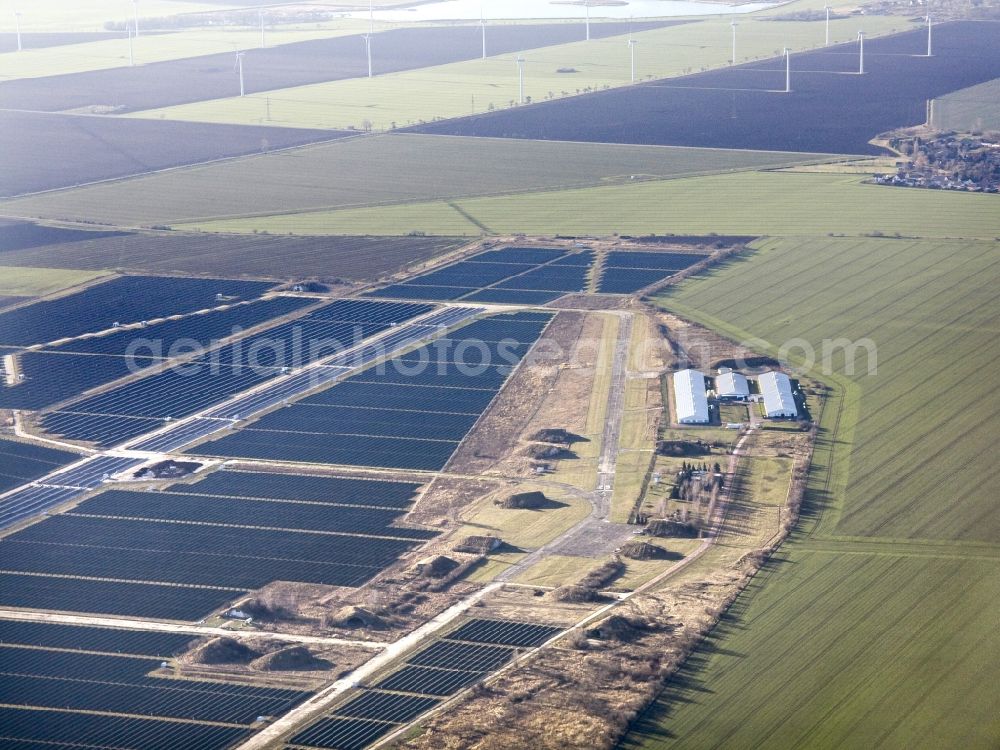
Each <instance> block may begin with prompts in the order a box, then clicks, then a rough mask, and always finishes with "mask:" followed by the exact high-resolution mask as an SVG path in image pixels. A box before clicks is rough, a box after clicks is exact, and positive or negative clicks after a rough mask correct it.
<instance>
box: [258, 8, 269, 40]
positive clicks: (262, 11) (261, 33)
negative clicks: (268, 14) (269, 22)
mask: <svg viewBox="0 0 1000 750" xmlns="http://www.w3.org/2000/svg"><path fill="white" fill-rule="evenodd" d="M258 14H259V15H260V48H261V49H264V47H266V46H267V44H266V43H265V41H264V9H263V8H261V9H260V10H259V11H258Z"/></svg>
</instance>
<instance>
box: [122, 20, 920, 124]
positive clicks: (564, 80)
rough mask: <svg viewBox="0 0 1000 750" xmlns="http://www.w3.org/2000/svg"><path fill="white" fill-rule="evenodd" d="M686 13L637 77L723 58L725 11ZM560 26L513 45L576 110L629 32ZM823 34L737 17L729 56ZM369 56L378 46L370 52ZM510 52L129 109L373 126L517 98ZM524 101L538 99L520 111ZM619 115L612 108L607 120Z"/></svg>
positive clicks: (620, 52) (533, 92) (619, 74)
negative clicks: (556, 33)
mask: <svg viewBox="0 0 1000 750" xmlns="http://www.w3.org/2000/svg"><path fill="white" fill-rule="evenodd" d="M684 20H685V23H682V24H681V25H678V26H668V27H666V28H658V29H653V30H649V31H638V32H636V33H634V34H633V35H632V36H633V38H634V39H635V40H636V41H637V46H636V76H637V78H638V79H639V80H643V81H645V80H652V79H661V78H669V77H675V76H679V75H685V74H690V73H695V72H697V71H703V70H708V69H710V68H717V67H720V66H726V65H729V64H730V56H731V54H732V52H731V46H730V33H731V29H730V26H729V22H730V18H724V17H709V18H703V19H697V20H689V19H684ZM907 26H908V22H907V21H906V20H905V19H902V18H899V17H892V16H869V17H866V18H865V19H864V27H865V30H866V32H868V33H869V34H872V35H874V34H884V33H888V32H890V31H900V30H903V29H905V28H906V27H907ZM830 27H831V29H830V30H831V39H832V40H833V41H836V42H846V41H849V40H852V39H854V37H855V35H856V34H857V31H858V26H857V20H856V19H853V18H852V19H847V18H845V19H839V20H833V21H831V24H830ZM567 28H569V29H575V31H576V33H577V34H578V35H579V36H577V37H576V38H577V39H578V40H579V41H576V42H573V43H569V44H561V45H556V46H551V47H542V48H536V49H528V48H521V49H518V50H515V51H516V52H519V53H521V57H523V58H524V60H525V63H524V95H525V101H526V102H527V101H529V100H530V101H531V102H533V103H538V102H543V101H545V100H551V99H562V98H564V97H570V99H568V100H567V101H566V102H563V103H564V104H568V105H569V106H571V107H573V108H574V109H573V111H574V112H578V111H579V109H578V108H580V107H583V108H584V109H586V110H587V111H591V110H589V109H588V105H587V104H585V103H584V102H586V101H587V100H586V99H583V100H579V101H577V102H576V103H572V102H573V101H574V100H573V97H574V96H575V95H577V94H581V93H586V92H592V91H602V90H604V89H606V88H619V87H624V86H629V85H630V81H631V67H630V56H629V47H628V37H627V36H626V35H625V31H624V29H623V30H622V31H621V32H620V33H621V35H620V36H615V37H610V38H606V39H592V40H591V41H589V42H588V41H585V40H583V39H582V38H581V37H582V34H581V32H582V31H583V29H582V28H581V25H580V24H569V25H568V27H567ZM593 28H594V25H592V30H593ZM492 29H493V27H492V26H490V27H489V28H488V30H487V40H489V34H490V33H491V30H492ZM592 33H593V31H592ZM823 40H824V25H823V24H822V23H818V22H780V23H779V22H771V21H767V22H765V21H763V20H756V19H754V18H753V17H752V16H741V32H740V43H739V45H738V49H737V58H738V59H739V61H741V62H745V61H749V60H755V59H764V58H768V57H772V56H774V55H777V54H779V53H780V52H781V49H782V47H783V46H784V45H790V46H792V47H794V48H795V49H799V50H803V49H811V48H815V47H819V46H821V45H822V44H823ZM488 44H489V42H488ZM373 50H374V48H373ZM373 55H377V53H376V52H374V51H373ZM376 60H377V56H376ZM515 60H516V58H515V56H514V55H511V54H497V55H492V54H491V55H490V57H488V58H487V60H485V61H484V60H468V61H466V62H460V63H451V64H448V65H437V66H434V67H428V68H420V69H418V70H413V71H404V72H399V73H392V74H388V75H377V76H376V77H375V78H373V79H370V80H369V79H367V78H356V79H351V80H344V81H334V82H331V83H323V84H316V85H312V86H300V87H295V88H288V89H280V90H276V91H271V92H267V93H266V94H258V95H252V96H246V97H242V98H240V97H236V96H235V94H230V98H227V99H219V100H215V101H207V102H199V103H195V104H188V105H181V106H177V107H167V108H163V109H157V110H148V111H145V112H142V113H139V114H138V115H135V116H138V117H166V118H167V119H177V120H191V121H199V122H220V123H234V124H235V123H243V124H258V123H260V122H262V121H270V122H272V123H273V124H275V125H284V126H291V127H305V128H338V129H340V128H347V127H354V128H357V129H359V130H361V129H364V128H365V127H366V123H368V124H370V126H371V127H372V128H374V129H375V130H391V129H394V128H397V127H398V128H403V127H409V126H415V125H419V124H421V123H433V122H435V121H437V120H440V119H443V118H452V117H463V116H466V115H470V114H476V113H485V112H489V111H493V110H508V109H510V108H513V107H515V106H516V104H517V102H518V101H519V93H520V92H519V83H518V75H517V65H516V63H515ZM529 98H530V99H529ZM531 109H536V108H534V107H532V108H530V109H529V110H526V111H527V112H530V111H531ZM543 109H548V108H543ZM727 114H728V113H727ZM620 117H621V112H620V111H618V112H616V113H615V118H614V120H615V121H616V122H617V121H619V120H620ZM268 118H270V119H269V120H268Z"/></svg>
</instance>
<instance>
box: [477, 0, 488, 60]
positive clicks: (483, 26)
mask: <svg viewBox="0 0 1000 750" xmlns="http://www.w3.org/2000/svg"><path fill="white" fill-rule="evenodd" d="M479 26H480V28H481V29H482V31H483V59H484V60H485V59H486V10H485V8H484V7H483V4H482V3H480V4H479Z"/></svg>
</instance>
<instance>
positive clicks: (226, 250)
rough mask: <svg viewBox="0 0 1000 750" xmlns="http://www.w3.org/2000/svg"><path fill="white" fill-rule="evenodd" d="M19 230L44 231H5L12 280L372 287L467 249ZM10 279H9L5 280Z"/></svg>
mask: <svg viewBox="0 0 1000 750" xmlns="http://www.w3.org/2000/svg"><path fill="white" fill-rule="evenodd" d="M19 226H26V227H34V228H35V229H37V231H35V232H32V233H31V234H32V235H33V237H32V239H30V240H29V238H28V237H26V236H22V237H20V238H15V237H13V236H12V234H13V233H12V232H7V231H3V230H2V229H0V238H2V240H0V241H2V243H3V246H4V248H5V250H4V251H3V252H2V253H0V262H3V263H6V264H9V268H10V271H9V274H13V273H15V271H14V268H13V267H14V266H18V267H24V266H27V267H42V268H45V269H47V271H49V272H51V273H66V274H69V273H70V271H69V270H68V269H79V270H80V271H87V270H92V271H98V270H100V269H104V268H114V269H116V270H119V271H132V272H150V271H151V272H154V273H173V274H193V275H202V274H207V275H209V276H228V277H236V276H254V277H262V276H263V277H267V278H274V279H289V280H302V279H307V278H310V277H312V278H317V279H319V280H321V281H335V280H345V279H346V280H358V281H372V280H374V279H376V278H377V277H379V276H380V275H383V274H387V273H396V272H398V271H401V270H403V269H404V268H405V267H406V266H409V265H412V264H419V263H422V262H426V261H428V260H431V259H433V258H434V257H436V256H438V255H441V254H443V253H447V252H449V251H451V250H455V249H457V248H458V247H460V246H461V245H462V244H464V243H465V242H466V240H463V239H456V238H451V237H350V236H343V235H341V236H336V237H289V236H269V235H253V234H249V235H224V234H186V233H181V232H132V233H129V232H95V231H87V230H73V229H65V230H64V229H54V232H55V235H56V236H55V237H52V236H50V233H51V232H52V231H53V228H51V227H45V226H39V225H34V224H29V223H23V224H21V225H19ZM23 234H28V233H23ZM51 266H58V269H53V268H50V267H51ZM17 273H21V272H19V271H18V272H17ZM85 275H86V276H89V274H85ZM11 278H14V277H13V276H11V275H5V277H4V279H5V281H7V280H8V279H11ZM74 278H75V277H74ZM32 288H34V287H32Z"/></svg>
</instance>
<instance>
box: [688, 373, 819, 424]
mask: <svg viewBox="0 0 1000 750" xmlns="http://www.w3.org/2000/svg"><path fill="white" fill-rule="evenodd" d="M755 381H756V385H757V388H756V392H751V387H750V379H749V378H747V376H746V375H743V374H742V373H739V372H736V371H735V370H732V369H730V368H728V367H724V368H721V369H720V370H719V371H718V373H717V374H716V376H715V378H714V383H713V385H712V387H711V388H709V385H708V383H707V379H706V377H705V374H704V373H702V372H700V371H699V370H692V369H688V370H679V371H678V372H675V373H674V376H673V385H674V389H673V390H674V405H675V408H676V418H677V422H678V423H679V424H708V423H709V422H711V421H712V414H711V412H712V409H713V405H712V404H711V403H710V401H709V399H710V398H712V399H714V400H716V401H720V402H721V401H751V402H760V403H762V404H763V406H764V415H765V416H766V417H768V418H769V419H794V418H795V417H797V416H798V415H799V410H798V407H797V406H796V403H795V394H794V392H793V390H792V381H791V380H790V379H789V377H788V376H787V375H786V374H785V373H783V372H779V371H777V370H772V371H769V372H765V373H762V374H760V375H758V376H757V377H756V378H755Z"/></svg>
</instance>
